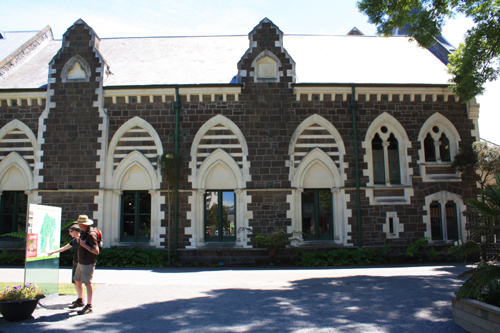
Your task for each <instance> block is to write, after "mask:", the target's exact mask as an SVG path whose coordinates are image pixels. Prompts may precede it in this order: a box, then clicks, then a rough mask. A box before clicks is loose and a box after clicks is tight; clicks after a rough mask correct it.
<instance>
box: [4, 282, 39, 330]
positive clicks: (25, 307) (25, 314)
mask: <svg viewBox="0 0 500 333" xmlns="http://www.w3.org/2000/svg"><path fill="white" fill-rule="evenodd" d="M44 297H45V294H44V292H43V291H42V290H40V289H39V288H38V287H37V285H36V284H31V283H29V284H25V285H24V286H23V285H20V286H15V287H13V288H10V287H7V288H5V290H4V291H3V292H2V293H0V313H2V315H3V317H4V318H5V320H8V321H19V320H25V319H29V318H31V314H32V313H33V311H35V308H36V306H37V304H38V301H39V300H40V299H42V298H44Z"/></svg>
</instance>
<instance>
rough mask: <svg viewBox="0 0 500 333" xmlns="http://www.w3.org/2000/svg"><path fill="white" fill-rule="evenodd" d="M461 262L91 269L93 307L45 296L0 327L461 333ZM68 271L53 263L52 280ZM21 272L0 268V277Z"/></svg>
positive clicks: (4, 329) (66, 275)
mask: <svg viewBox="0 0 500 333" xmlns="http://www.w3.org/2000/svg"><path fill="white" fill-rule="evenodd" d="M466 269H467V267H464V266H463V265H460V264H459V265H444V266H416V267H368V268H325V269H279V268H278V269H247V268H241V269H223V268H218V269H212V268H207V269H199V268H192V269H191V268H163V269H102V268H97V269H96V274H95V279H94V281H95V283H96V284H98V289H97V290H96V292H95V295H94V302H93V303H94V304H93V306H94V313H92V314H88V315H83V316H79V315H77V314H76V311H74V310H70V309H67V305H68V304H69V303H71V302H72V301H73V300H74V299H75V297H74V296H51V297H47V298H45V299H43V300H42V301H41V302H40V305H39V306H38V308H37V309H36V310H35V312H34V314H33V318H32V319H29V320H26V321H22V322H17V323H11V322H7V321H5V319H4V318H3V317H0V332H1V333H8V332H49V331H50V332H72V331H87V332H152V331H158V332H272V331H274V332H301V333H302V332H394V333H396V332H397V333H400V332H426V333H430V332H440V333H443V332H465V331H464V330H462V329H461V328H460V327H459V326H458V325H456V324H455V323H453V320H452V312H451V301H450V297H451V296H452V295H453V292H454V291H456V290H457V289H458V287H459V286H460V284H461V281H460V280H459V279H457V275H459V274H460V273H461V272H463V271H464V270H466ZM70 275H71V269H68V268H63V269H60V281H63V282H66V281H69V280H70ZM22 277H23V270H22V269H19V268H0V281H3V282H12V281H22Z"/></svg>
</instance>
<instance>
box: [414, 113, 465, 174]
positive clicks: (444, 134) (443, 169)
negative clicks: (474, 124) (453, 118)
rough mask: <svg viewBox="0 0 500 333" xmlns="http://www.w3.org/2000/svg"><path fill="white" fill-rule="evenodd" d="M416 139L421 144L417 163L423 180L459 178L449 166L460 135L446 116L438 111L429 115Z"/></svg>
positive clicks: (456, 151) (455, 151) (455, 152)
mask: <svg viewBox="0 0 500 333" xmlns="http://www.w3.org/2000/svg"><path fill="white" fill-rule="evenodd" d="M418 140H419V141H420V144H421V145H420V150H419V160H418V164H419V165H420V174H421V176H422V179H423V181H425V182H429V181H434V182H438V181H450V180H455V181H459V180H460V177H459V174H458V173H457V171H456V170H455V169H454V168H451V164H452V162H453V158H454V156H455V155H456V154H457V153H458V143H459V142H460V136H459V134H458V131H457V130H456V128H455V126H454V125H453V124H452V123H451V122H450V121H449V120H448V119H446V117H444V116H443V115H441V114H440V113H438V112H436V113H435V114H433V115H432V116H431V117H429V119H427V120H426V122H425V123H424V124H423V125H422V128H421V129H420V133H419V136H418Z"/></svg>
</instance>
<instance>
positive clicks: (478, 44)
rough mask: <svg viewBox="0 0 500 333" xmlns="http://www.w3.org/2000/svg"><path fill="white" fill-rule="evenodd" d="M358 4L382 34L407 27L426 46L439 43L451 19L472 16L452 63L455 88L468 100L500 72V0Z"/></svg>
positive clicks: (400, 0) (382, 0)
mask: <svg viewBox="0 0 500 333" xmlns="http://www.w3.org/2000/svg"><path fill="white" fill-rule="evenodd" d="M357 6H358V8H359V10H360V11H361V12H362V13H364V14H366V15H367V16H368V18H369V22H370V23H373V24H375V25H376V26H377V33H378V34H380V35H383V36H391V35H392V33H393V30H394V29H395V28H403V27H405V28H406V29H407V33H408V35H409V36H410V37H411V38H413V39H415V40H417V42H418V43H419V44H420V45H421V46H422V47H430V46H432V45H433V44H435V43H436V38H435V37H436V36H439V35H441V31H442V28H443V26H444V24H445V22H446V20H447V19H451V18H454V17H456V15H458V14H463V15H465V16H467V17H470V18H471V19H472V20H473V21H474V23H475V26H474V27H472V28H471V29H469V30H468V31H467V32H466V33H465V43H463V44H462V43H461V44H460V45H459V46H458V47H457V50H456V51H455V53H454V54H452V55H450V56H449V60H450V64H448V71H449V72H450V73H451V74H452V75H453V78H452V80H451V83H452V85H451V89H452V91H453V92H454V93H455V94H457V95H458V96H460V98H461V99H462V100H464V101H468V100H470V99H472V98H474V97H475V96H477V95H481V94H482V93H483V92H484V91H485V88H484V84H485V83H486V82H488V81H494V80H496V79H497V77H498V75H499V74H500V29H499V23H500V22H499V21H500V0H482V1H472V0H398V1H394V0H360V1H358V2H357Z"/></svg>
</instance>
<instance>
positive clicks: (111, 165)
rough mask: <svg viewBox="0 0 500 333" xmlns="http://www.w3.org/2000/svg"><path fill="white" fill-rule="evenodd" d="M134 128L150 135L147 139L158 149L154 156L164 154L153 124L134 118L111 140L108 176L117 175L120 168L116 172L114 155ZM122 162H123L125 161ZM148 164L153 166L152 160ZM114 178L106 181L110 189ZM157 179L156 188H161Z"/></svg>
mask: <svg viewBox="0 0 500 333" xmlns="http://www.w3.org/2000/svg"><path fill="white" fill-rule="evenodd" d="M134 127H140V128H142V129H143V130H144V131H145V132H147V133H148V134H149V137H147V138H150V139H151V140H152V141H153V142H154V146H155V148H156V153H155V154H154V155H155V156H156V155H161V154H163V145H162V142H161V140H160V137H159V136H158V133H157V132H156V130H155V129H154V128H153V126H151V124H149V123H148V122H147V121H145V120H144V119H142V118H139V117H134V118H132V119H130V120H128V121H127V122H126V123H124V124H123V125H122V126H120V128H119V129H118V130H117V131H116V133H115V134H114V135H113V138H112V139H111V141H110V143H109V148H108V154H107V156H106V174H107V175H113V174H114V173H116V172H117V171H118V167H117V169H116V170H114V155H115V150H116V147H117V145H118V142H119V141H120V139H121V138H122V137H123V136H124V134H125V133H127V132H128V131H129V130H132V129H133V128H134ZM147 138H145V139H147ZM141 155H142V156H143V157H144V158H146V159H148V158H147V157H145V156H144V155H143V154H141ZM128 156H129V155H127V157H128ZM121 162H123V160H122V161H121ZM121 162H120V164H121ZM148 164H151V158H149V159H148ZM113 170H114V171H113ZM158 175H159V173H158ZM114 178H115V177H114V176H113V177H106V180H105V181H106V186H108V187H110V186H113V183H112V182H111V181H112V179H114ZM157 178H158V184H157V185H156V187H158V188H159V186H160V185H159V181H160V179H159V176H158V177H157ZM115 188H116V187H115Z"/></svg>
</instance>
